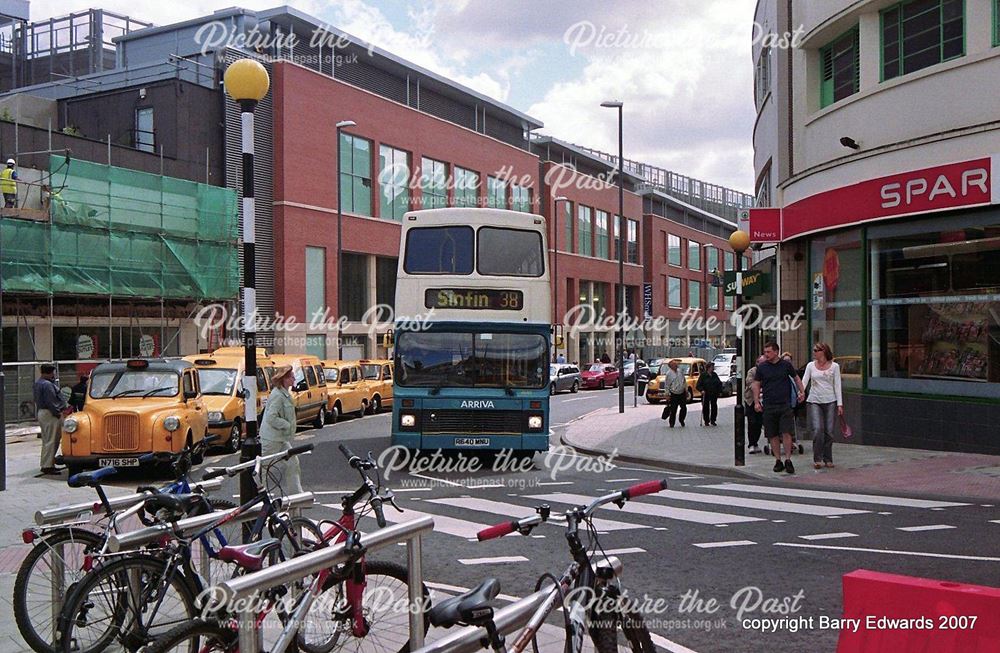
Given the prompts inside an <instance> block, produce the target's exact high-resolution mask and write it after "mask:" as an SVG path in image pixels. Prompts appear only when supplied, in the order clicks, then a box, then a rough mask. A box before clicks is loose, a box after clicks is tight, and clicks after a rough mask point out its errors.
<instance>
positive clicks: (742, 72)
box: [31, 0, 755, 192]
mask: <svg viewBox="0 0 1000 653" xmlns="http://www.w3.org/2000/svg"><path fill="white" fill-rule="evenodd" d="M234 4H239V5H241V6H245V7H247V8H250V9H263V8H266V7H271V6H275V5H278V4H289V5H292V6H294V7H296V8H297V9H299V10H301V11H304V12H306V13H308V14H311V15H313V16H315V17H316V18H319V19H320V20H322V21H325V22H327V23H329V24H330V25H334V26H336V27H338V28H340V29H342V30H344V31H346V32H348V33H350V34H352V35H354V36H357V37H359V38H362V39H364V40H366V41H369V42H372V43H374V44H376V45H378V46H379V47H382V48H385V49H386V50H389V51H390V52H393V53H394V54H396V55H398V56H400V57H403V58H405V59H409V60H410V61H412V62H414V63H416V64H419V65H421V66H424V67H426V68H429V69H431V70H433V71H435V72H437V73H440V74H443V75H445V76H448V77H449V78H451V79H454V80H456V81H459V82H461V83H463V84H465V85H467V86H469V87H472V88H474V89H475V90H477V91H480V92H482V93H484V94H486V95H489V96H491V97H493V98H495V99H497V100H500V101H502V102H504V103H506V104H508V105H510V106H512V107H514V108H516V109H519V110H521V111H523V112H525V113H527V114H529V115H531V116H533V117H535V118H538V119H540V120H541V121H542V122H544V123H545V128H544V129H543V130H542V131H543V133H545V134H549V135H552V136H555V137H557V138H561V139H564V140H568V141H571V142H575V143H578V144H581V145H587V146H590V147H595V148H598V149H603V150H605V151H616V150H617V131H616V125H615V114H614V112H613V111H612V110H609V109H602V108H600V106H599V105H600V103H601V101H602V100H607V99H621V100H622V101H623V102H624V103H625V130H624V131H625V135H624V140H625V156H626V157H627V158H631V159H636V160H639V161H643V162H647V163H652V164H655V165H659V166H662V167H664V168H668V169H670V170H673V171H675V172H679V173H681V174H686V175H690V176H692V177H697V178H700V179H704V180H705V181H710V182H713V183H718V184H723V185H726V186H729V187H732V188H736V189H738V190H742V191H745V192H752V191H753V158H752V154H753V151H752V143H751V138H752V130H753V122H754V115H755V114H754V109H753V70H752V66H751V57H750V39H751V35H752V27H753V26H752V21H753V9H754V0H651V1H650V0H612V1H611V2H608V1H607V0H602V1H600V2H598V1H596V0H504V1H503V2H497V1H495V0H412V1H407V0H338V1H337V2H324V1H323V0H275V1H270V2H269V1H266V0H247V1H246V2H238V1H234V0H172V1H171V2H153V1H152V0H138V1H136V0H103V1H101V0H98V1H97V2H95V1H94V0H69V1H67V0H35V1H33V2H32V3H31V18H32V20H41V19H43V18H48V17H50V16H59V15H63V14H65V13H69V12H70V11H76V10H80V9H86V8H87V7H90V6H99V7H103V8H105V9H108V10H111V11H116V12H120V13H124V14H126V15H130V16H133V17H135V18H138V19H140V20H147V21H151V22H153V23H155V24H157V25H164V24H168V23H171V22H176V21H179V20H185V19H188V18H193V17H196V16H200V15H205V14H208V13H211V12H212V11H215V10H216V9H221V8H225V7H229V6H233V5H234Z"/></svg>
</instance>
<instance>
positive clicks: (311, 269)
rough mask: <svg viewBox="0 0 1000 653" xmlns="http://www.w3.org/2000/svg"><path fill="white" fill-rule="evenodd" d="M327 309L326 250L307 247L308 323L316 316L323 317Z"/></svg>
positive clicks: (306, 318) (306, 316) (306, 317)
mask: <svg viewBox="0 0 1000 653" xmlns="http://www.w3.org/2000/svg"><path fill="white" fill-rule="evenodd" d="M325 310H326V250H325V249H323V248H322V247H306V315H305V321H306V322H307V323H308V322H310V321H311V320H313V319H314V318H317V317H318V318H320V319H323V318H322V317H321V316H322V315H323V311H325Z"/></svg>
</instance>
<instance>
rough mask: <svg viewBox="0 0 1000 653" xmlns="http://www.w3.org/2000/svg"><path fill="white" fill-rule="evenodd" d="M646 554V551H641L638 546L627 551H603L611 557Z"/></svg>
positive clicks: (626, 549)
mask: <svg viewBox="0 0 1000 653" xmlns="http://www.w3.org/2000/svg"><path fill="white" fill-rule="evenodd" d="M645 552H646V549H640V548H639V547H637V546H632V547H628V548H625V549H608V550H607V551H602V553H605V554H607V555H609V556H620V555H625V554H626V553H645Z"/></svg>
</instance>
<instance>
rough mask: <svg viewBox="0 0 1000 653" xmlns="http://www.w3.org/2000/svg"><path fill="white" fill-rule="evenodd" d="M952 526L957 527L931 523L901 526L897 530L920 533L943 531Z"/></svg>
mask: <svg viewBox="0 0 1000 653" xmlns="http://www.w3.org/2000/svg"><path fill="white" fill-rule="evenodd" d="M951 528H956V527H955V526H949V525H948V524H930V525H927V526H900V527H898V528H897V529H896V530H898V531H906V532H907V533H920V532H923V531H943V530H948V529H951Z"/></svg>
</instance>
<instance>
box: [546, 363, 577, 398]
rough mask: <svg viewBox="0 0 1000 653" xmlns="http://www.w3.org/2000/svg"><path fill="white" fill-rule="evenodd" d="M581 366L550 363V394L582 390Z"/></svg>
mask: <svg viewBox="0 0 1000 653" xmlns="http://www.w3.org/2000/svg"><path fill="white" fill-rule="evenodd" d="M580 383H581V381H580V368H579V367H577V366H576V365H567V364H558V363H553V364H552V365H549V394H553V395H554V394H556V393H557V392H563V391H564V390H569V391H570V392H577V391H579V390H580Z"/></svg>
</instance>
